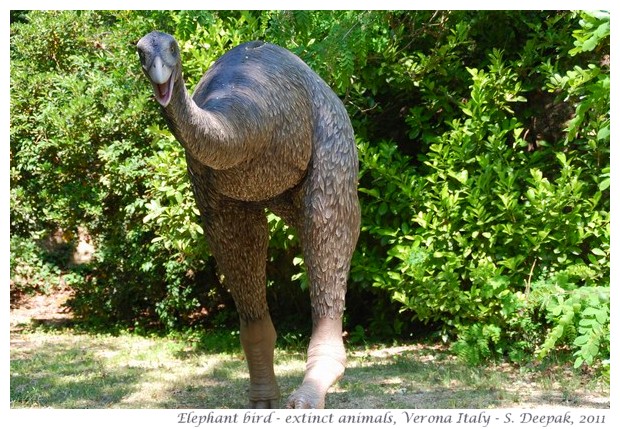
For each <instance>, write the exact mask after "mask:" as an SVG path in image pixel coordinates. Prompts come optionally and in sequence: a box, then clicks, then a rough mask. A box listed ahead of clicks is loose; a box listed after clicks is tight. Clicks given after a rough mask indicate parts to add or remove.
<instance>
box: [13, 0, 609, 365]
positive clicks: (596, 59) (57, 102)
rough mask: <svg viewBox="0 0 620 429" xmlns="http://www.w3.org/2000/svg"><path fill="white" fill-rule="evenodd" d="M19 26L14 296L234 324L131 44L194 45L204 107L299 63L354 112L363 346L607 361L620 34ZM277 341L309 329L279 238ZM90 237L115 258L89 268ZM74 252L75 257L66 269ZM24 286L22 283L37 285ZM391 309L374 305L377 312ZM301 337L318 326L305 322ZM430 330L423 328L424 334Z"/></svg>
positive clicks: (296, 258)
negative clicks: (388, 342)
mask: <svg viewBox="0 0 620 429" xmlns="http://www.w3.org/2000/svg"><path fill="white" fill-rule="evenodd" d="M11 18H12V23H11V194H10V198H11V279H12V282H11V288H12V292H15V293H17V292H27V291H29V290H31V289H36V288H45V287H50V286H53V285H54V282H55V280H53V279H58V278H59V277H62V278H63V279H64V280H63V281H65V282H69V283H70V284H71V285H72V287H73V288H74V290H75V291H76V293H75V298H74V299H73V301H72V302H71V306H72V308H73V310H74V312H75V313H76V314H77V315H78V316H79V317H80V318H81V319H82V320H84V321H85V322H89V323H99V325H100V326H102V325H104V324H105V325H115V326H125V327H127V326H131V327H133V328H142V327H150V326H153V327H164V328H166V329H172V330H175V329H183V328H184V327H186V326H192V325H203V326H226V325H228V324H230V323H231V322H232V321H234V319H235V318H236V316H235V314H234V311H233V308H234V307H233V305H232V302H231V301H230V297H229V296H228V295H227V293H226V292H225V291H224V290H222V288H221V286H220V285H219V282H218V278H217V274H216V271H215V267H214V262H213V260H212V258H211V257H210V255H209V250H208V245H207V244H206V243H205V242H204V240H203V239H202V228H201V226H200V223H199V219H198V215H197V211H196V209H195V205H194V201H193V198H192V197H191V192H190V186H189V182H188V180H187V177H186V173H185V163H184V159H183V154H182V150H181V148H180V146H179V145H178V144H177V143H176V142H175V140H174V138H173V137H172V136H171V135H170V133H169V131H168V130H167V128H166V127H165V125H164V124H163V121H162V118H161V115H160V114H159V112H158V110H157V106H156V103H154V102H153V100H152V97H151V94H150V88H149V86H148V84H147V83H146V81H145V79H144V78H143V76H142V75H141V70H140V67H139V63H138V60H137V57H136V54H135V48H134V45H135V42H136V41H137V40H138V39H139V38H140V37H141V36H142V35H144V34H145V33H147V32H149V31H151V30H152V29H155V28H157V29H160V30H163V31H167V32H170V33H173V34H174V35H175V36H176V37H177V39H178V40H179V42H180V46H181V50H182V55H183V61H184V72H185V76H186V80H187V83H188V86H189V87H190V89H191V88H192V87H193V86H194V85H195V84H196V83H197V81H198V80H199V79H200V77H201V75H202V73H203V72H204V70H205V69H206V67H208V65H209V64H210V63H211V62H212V61H214V60H215V59H216V58H217V57H219V56H220V55H221V54H222V53H224V52H225V51H227V50H228V49H229V48H231V47H232V46H234V45H236V44H239V43H241V42H243V41H247V40H251V39H258V38H261V39H264V40H267V41H270V42H274V43H278V44H280V45H283V46H286V47H287V48H289V49H291V50H292V51H294V52H295V53H297V54H298V55H299V56H300V57H302V58H303V59H304V60H305V61H306V62H308V64H310V66H311V67H313V68H314V69H315V70H316V71H317V72H318V73H319V74H321V76H323V78H324V79H325V80H326V81H327V82H328V83H329V84H330V85H331V86H332V87H333V88H334V90H335V91H336V92H337V93H338V94H339V95H340V96H341V98H342V99H343V100H344V102H345V104H346V106H347V109H348V110H349V113H350V115H351V118H352V121H353V123H354V127H355V130H356V134H357V137H358V147H359V151H360V160H361V172H360V197H361V202H362V211H363V222H362V234H361V236H360V241H359V244H358V248H357V251H356V253H355V255H354V260H353V267H352V271H351V282H350V288H349V293H348V298H347V299H348V307H347V316H346V317H347V319H346V324H347V329H348V330H349V331H350V339H351V340H353V341H363V340H365V339H367V338H376V337H384V338H392V337H397V338H405V337H407V336H409V335H413V334H415V332H416V331H419V330H420V329H424V330H425V332H427V330H431V331H433V332H436V333H437V334H438V335H440V337H441V338H443V339H444V340H445V341H450V342H451V344H452V345H453V347H454V350H455V352H456V353H457V354H459V355H460V356H462V357H463V358H464V359H465V360H467V361H470V362H474V363H475V362H479V361H480V360H482V359H486V358H488V357H492V356H497V355H507V356H509V357H511V358H512V359H514V360H521V359H526V358H528V357H529V356H532V355H533V354H536V355H538V356H540V357H543V356H545V355H547V354H548V353H549V352H550V351H552V350H554V349H555V348H557V347H559V346H568V347H569V349H570V350H572V352H573V353H574V354H575V364H576V365H577V366H579V365H582V364H584V363H585V364H588V365H594V364H597V363H599V362H601V361H604V360H605V359H607V358H608V356H609V241H610V237H609V211H610V202H609V201H610V182H609V178H610V176H609V174H610V170H609V165H610V163H609V149H610V116H609V104H610V101H609V85H610V80H609V79H610V78H609V14H608V13H603V12H600V13H599V12H596V13H585V12H532V11H508V12H506V11H480V12H479V11H452V12H448V11H440V12H434V11H402V12H399V11H392V12H374V11H365V12H360V11H338V12H331V11H297V12H276V11H254V12H240V11H230V12H210V11H180V12H178V11H161V12H157V11H155V12H153V11H82V12H75V11H53V12H39V11H32V12H27V13H24V12H15V13H12V16H11ZM269 222H270V228H271V233H272V242H271V248H270V260H269V265H268V277H269V289H268V290H269V300H270V306H271V308H272V311H273V312H274V318H275V319H276V321H277V323H279V324H280V326H282V325H290V324H292V325H294V324H295V319H296V318H294V317H292V316H291V311H290V309H291V307H292V308H294V312H293V313H294V314H295V315H298V314H300V313H301V314H309V308H308V300H307V290H306V286H307V284H306V279H305V274H304V271H303V263H302V259H301V257H300V249H299V246H298V243H297V241H296V240H295V235H294V231H292V230H290V229H288V228H287V227H286V226H285V225H284V224H283V223H282V221H281V220H279V219H278V218H277V217H275V216H270V218H269ZM78 227H80V228H86V230H88V232H89V234H90V235H91V236H92V237H93V241H94V244H95V248H96V253H95V257H94V259H93V260H92V261H91V262H89V263H88V264H83V265H75V264H71V263H70V262H69V261H68V259H67V258H66V257H65V258H62V257H57V256H56V257H54V255H53V254H51V253H54V252H51V253H50V250H49V249H47V248H45V247H44V246H41V245H40V243H42V242H43V241H44V240H45V239H46V238H47V237H50V236H52V235H53V234H55V233H56V234H58V233H59V231H60V232H61V235H62V237H64V240H65V245H66V246H69V247H71V246H74V245H75V244H76V243H77V239H78V234H77V229H78ZM68 253H70V252H68ZM25 273H26V274H25ZM369 302H372V305H369ZM297 319H298V318H297ZM425 326H426V327H425Z"/></svg>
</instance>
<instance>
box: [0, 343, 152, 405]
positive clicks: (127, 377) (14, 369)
mask: <svg viewBox="0 0 620 429" xmlns="http://www.w3.org/2000/svg"><path fill="white" fill-rule="evenodd" d="M10 368H11V374H10V398H11V406H12V407H13V406H18V407H53V408H107V407H110V406H112V405H113V404H116V403H118V402H119V401H120V400H121V399H122V398H123V397H125V396H126V395H128V394H130V393H131V392H132V391H133V390H134V389H135V388H136V381H137V380H139V378H140V376H141V374H140V372H139V371H138V370H136V369H132V368H126V367H119V368H115V369H110V367H109V366H108V365H106V364H105V359H104V358H101V357H97V356H95V355H94V353H93V352H92V351H91V350H89V349H88V347H87V346H86V347H84V346H81V345H80V344H71V343H69V344H68V343H67V342H64V341H61V342H58V343H56V344H50V343H49V342H46V343H45V344H44V345H42V346H41V347H40V348H37V349H36V350H34V351H33V352H32V353H28V354H26V355H25V356H22V357H18V358H15V359H13V358H11V364H10Z"/></svg>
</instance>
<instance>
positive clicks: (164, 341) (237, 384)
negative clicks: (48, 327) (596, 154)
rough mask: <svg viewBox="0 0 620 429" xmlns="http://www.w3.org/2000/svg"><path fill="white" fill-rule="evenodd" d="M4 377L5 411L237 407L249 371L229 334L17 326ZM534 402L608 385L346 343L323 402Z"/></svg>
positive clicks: (590, 402)
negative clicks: (344, 362)
mask: <svg viewBox="0 0 620 429" xmlns="http://www.w3.org/2000/svg"><path fill="white" fill-rule="evenodd" d="M218 335H220V336H219V337H218ZM205 336H208V335H205ZM225 343H227V344H225ZM218 347H219V348H221V349H222V350H223V351H217V348H218ZM293 349H294V350H293V351H289V350H287V349H282V348H279V349H277V350H276V375H277V376H278V380H279V383H280V388H281V391H282V396H283V397H286V396H287V395H288V394H290V393H291V392H292V391H293V390H294V389H295V388H296V387H297V385H298V384H299V383H300V382H301V380H302V378H303V371H304V368H305V353H303V352H300V351H299V348H293ZM567 371H568V372H567ZM10 376H11V386H10V395H11V407H12V408H39V407H53V408H244V407H245V406H246V404H247V403H246V396H247V395H246V394H247V386H248V374H247V367H246V363H245V360H244V357H243V354H242V352H241V349H240V347H239V345H238V340H237V339H236V338H235V335H234V333H233V335H230V334H225V335H223V336H222V335H221V334H217V335H212V338H200V336H196V335H194V336H179V337H177V338H156V337H154V338H144V337H140V336H137V335H133V334H120V335H117V336H112V335H90V334H82V333H76V332H74V331H72V330H64V331H57V332H42V331H37V330H34V331H22V332H20V333H12V336H11V375H10ZM540 405H542V406H558V405H560V406H562V405H565V406H571V407H575V406H588V407H596V406H598V407H608V406H609V388H608V386H607V385H606V384H605V383H598V382H596V380H592V379H590V378H587V377H583V376H582V375H580V374H579V373H576V372H574V371H572V370H571V369H567V367H565V366H563V367H558V368H555V369H553V368H544V370H543V371H540V372H538V371H536V370H535V369H532V370H529V371H523V370H521V371H519V369H518V368H515V367H512V366H510V365H507V364H503V365H500V364H489V365H487V366H483V367H471V366H466V365H464V364H462V363H461V362H459V361H458V360H457V359H456V358H454V357H453V356H450V355H449V354H448V353H447V352H446V351H445V350H443V349H441V348H437V347H432V346H425V345H415V344H413V345H400V346H392V347H373V348H368V347H364V348H357V349H356V348H354V347H349V359H348V366H347V371H346V374H345V376H344V377H343V378H342V379H341V380H340V381H339V382H338V383H337V384H336V385H335V386H334V387H333V388H332V390H331V392H330V394H329V395H328V399H327V406H328V407H331V408H500V407H515V406H518V407H521V406H528V407H529V406H540Z"/></svg>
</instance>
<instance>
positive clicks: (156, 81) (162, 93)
mask: <svg viewBox="0 0 620 429" xmlns="http://www.w3.org/2000/svg"><path fill="white" fill-rule="evenodd" d="M145 71H146V73H147V74H148V76H149V79H150V81H151V84H152V85H153V92H154V93H155V99H156V100H157V102H158V103H159V104H161V105H162V106H163V107H166V106H167V105H168V103H170V99H171V98H172V88H173V87H174V73H173V71H174V70H173V68H172V67H169V66H167V65H166V64H164V62H163V61H162V59H161V58H160V57H159V56H157V57H155V59H154V60H153V62H152V63H151V66H150V67H149V68H148V69H146V70H145Z"/></svg>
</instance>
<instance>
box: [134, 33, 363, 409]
mask: <svg viewBox="0 0 620 429" xmlns="http://www.w3.org/2000/svg"><path fill="white" fill-rule="evenodd" d="M137 49H138V53H139V56H140V61H141V63H142V68H143V70H144V72H145V74H146V76H147V77H148V79H149V80H150V81H151V84H152V86H153V91H154V93H155V98H156V100H157V101H158V102H159V103H160V104H161V106H162V108H163V114H164V116H165V118H166V120H167V122H168V124H169V126H170V129H171V130H172V133H173V134H174V136H175V137H176V138H177V140H178V141H179V142H180V143H181V144H182V145H183V147H184V148H185V153H186V160H187V167H188V172H189V176H190V179H191V182H192V186H193V190H194V196H195V198H196V202H197V205H198V208H199V210H200V213H201V217H202V221H203V223H204V227H205V228H204V230H205V235H206V238H207V240H208V242H209V245H210V248H211V251H212V253H213V255H214V257H215V259H216V262H217V266H218V270H219V271H220V273H221V274H222V275H223V278H224V282H225V285H226V287H227V288H228V289H229V290H230V291H231V293H232V296H233V298H234V301H235V304H236V307H237V311H238V313H239V318H240V323H241V327H240V337H241V345H242V347H243V350H244V352H245V355H246V358H247V363H248V369H249V372H250V389H249V401H250V402H249V405H250V407H254V408H273V407H277V406H279V397H280V392H279V388H278V384H277V382H276V378H275V374H274V369H273V355H274V346H275V340H276V332H275V329H274V327H273V324H272V322H271V317H270V315H269V309H268V307H267V300H266V283H267V282H266V260H267V245H268V241H269V231H268V228H267V220H266V215H265V209H269V210H270V211H272V212H273V213H275V214H277V215H278V216H280V217H281V218H282V219H284V221H285V222H286V223H287V224H288V225H290V226H292V227H294V228H295V229H296V231H297V233H298V235H299V238H300V241H301V244H302V248H303V256H304V261H305V264H306V267H307V271H308V279H309V283H310V299H311V304H312V337H311V339H310V344H309V346H308V360H307V364H306V372H305V376H304V379H303V382H302V385H301V386H300V387H299V388H298V389H297V390H296V391H295V392H293V393H292V394H291V396H290V397H289V398H288V400H287V402H286V404H285V405H286V406H287V407H290V408H322V407H324V406H325V394H326V392H327V390H328V389H329V387H330V386H331V385H332V384H333V383H334V382H335V381H336V380H338V379H339V378H340V377H341V376H342V374H343V373H344V369H345V363H346V354H345V348H344V344H343V341H342V315H343V310H344V301H345V292H346V287H347V278H348V274H349V268H350V264H351V256H352V254H353V250H354V248H355V244H356V242H357V238H358V235H359V228H360V209H359V202H358V197H357V174H358V158H357V150H356V147H355V140H354V136H353V129H352V127H351V122H350V120H349V117H348V115H347V112H346V110H345V107H344V105H343V104H342V102H341V101H340V99H339V98H338V97H337V96H336V94H335V93H334V92H333V91H332V90H331V89H330V88H329V87H328V85H327V84H326V83H325V82H324V81H323V80H322V79H321V78H320V77H319V76H318V75H317V74H316V73H314V72H313V71H312V70H311V69H310V68H309V67H308V66H307V65H306V64H305V63H304V62H303V61H301V60H300V59H299V58H298V57H297V56H295V55H294V54H292V53H291V52H289V51H287V50H286V49H283V48H281V47H278V46H275V45H272V44H268V43H263V42H249V43H245V44H242V45H240V46H237V47H236V48H234V49H232V50H230V51H229V52H227V53H226V54H224V55H223V56H222V57H220V58H219V59H218V60H217V61H216V62H215V63H214V64H213V65H212V66H211V67H210V68H209V70H208V71H207V72H206V73H205V75H204V76H203V77H202V79H201V80H200V82H199V83H198V85H197V87H196V90H195V92H194V95H193V96H192V97H190V95H189V94H188V92H187V89H186V87H185V83H184V81H183V75H182V67H181V57H180V52H179V46H178V44H177V42H176V40H175V39H174V38H173V37H172V36H170V35H168V34H165V33H160V32H152V33H149V34H147V35H146V36H144V37H143V38H142V39H140V41H139V42H138V44H137Z"/></svg>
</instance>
